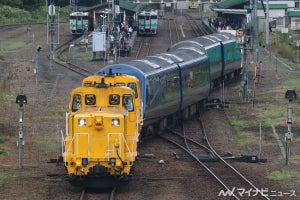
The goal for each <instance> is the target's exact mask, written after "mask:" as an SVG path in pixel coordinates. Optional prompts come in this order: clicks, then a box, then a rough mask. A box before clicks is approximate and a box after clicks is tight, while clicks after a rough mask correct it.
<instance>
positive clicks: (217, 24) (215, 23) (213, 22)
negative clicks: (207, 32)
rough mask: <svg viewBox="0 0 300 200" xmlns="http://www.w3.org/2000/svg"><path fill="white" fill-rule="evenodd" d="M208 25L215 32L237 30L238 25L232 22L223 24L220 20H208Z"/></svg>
mask: <svg viewBox="0 0 300 200" xmlns="http://www.w3.org/2000/svg"><path fill="white" fill-rule="evenodd" d="M208 25H209V26H210V27H214V28H215V30H237V29H238V25H237V24H236V23H234V22H232V21H231V22H226V23H223V22H222V21H221V20H218V19H217V18H214V19H211V18H209V19H208Z"/></svg>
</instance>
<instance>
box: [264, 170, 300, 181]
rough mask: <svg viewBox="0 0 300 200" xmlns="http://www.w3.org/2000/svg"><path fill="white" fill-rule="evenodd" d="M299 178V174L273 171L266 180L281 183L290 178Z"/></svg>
mask: <svg viewBox="0 0 300 200" xmlns="http://www.w3.org/2000/svg"><path fill="white" fill-rule="evenodd" d="M298 177H300V172H293V171H286V170H282V171H273V172H271V174H270V175H269V176H268V179H270V180H272V181H283V180H288V179H291V178H298Z"/></svg>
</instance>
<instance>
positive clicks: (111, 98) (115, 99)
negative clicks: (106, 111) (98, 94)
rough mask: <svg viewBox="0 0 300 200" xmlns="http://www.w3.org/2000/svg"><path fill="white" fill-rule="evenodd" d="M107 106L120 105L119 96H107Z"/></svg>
mask: <svg viewBox="0 0 300 200" xmlns="http://www.w3.org/2000/svg"><path fill="white" fill-rule="evenodd" d="M109 104H110V105H119V104H120V95H118V94H111V95H109Z"/></svg>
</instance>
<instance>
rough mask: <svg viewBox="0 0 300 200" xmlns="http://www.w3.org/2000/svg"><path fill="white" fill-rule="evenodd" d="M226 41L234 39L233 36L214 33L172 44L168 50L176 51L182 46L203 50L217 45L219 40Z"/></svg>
mask: <svg viewBox="0 0 300 200" xmlns="http://www.w3.org/2000/svg"><path fill="white" fill-rule="evenodd" d="M228 41H232V42H233V41H235V36H233V35H232V34H230V33H226V32H224V33H214V34H211V35H206V36H200V37H196V38H193V39H190V40H186V41H182V42H179V43H176V44H174V45H173V46H172V47H171V48H170V50H171V51H174V50H175V51H176V50H177V49H179V48H183V47H194V48H198V49H202V50H203V51H205V50H206V49H207V48H210V47H212V46H215V45H219V43H220V42H222V43H226V42H228Z"/></svg>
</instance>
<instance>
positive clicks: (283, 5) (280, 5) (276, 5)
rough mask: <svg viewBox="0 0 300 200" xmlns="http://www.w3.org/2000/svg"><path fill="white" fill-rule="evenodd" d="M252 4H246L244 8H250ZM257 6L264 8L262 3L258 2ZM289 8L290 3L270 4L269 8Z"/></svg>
mask: <svg viewBox="0 0 300 200" xmlns="http://www.w3.org/2000/svg"><path fill="white" fill-rule="evenodd" d="M264 6H265V9H266V4H264ZM249 8H250V5H245V6H244V9H249ZM257 8H258V9H263V7H262V4H261V3H258V4H257ZM287 8H288V4H269V9H287Z"/></svg>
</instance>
